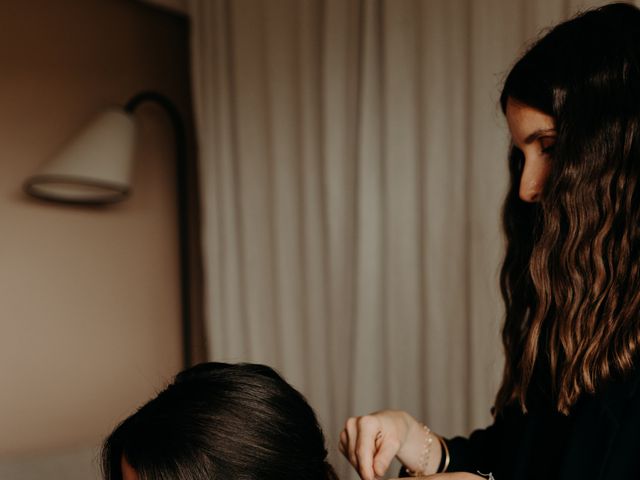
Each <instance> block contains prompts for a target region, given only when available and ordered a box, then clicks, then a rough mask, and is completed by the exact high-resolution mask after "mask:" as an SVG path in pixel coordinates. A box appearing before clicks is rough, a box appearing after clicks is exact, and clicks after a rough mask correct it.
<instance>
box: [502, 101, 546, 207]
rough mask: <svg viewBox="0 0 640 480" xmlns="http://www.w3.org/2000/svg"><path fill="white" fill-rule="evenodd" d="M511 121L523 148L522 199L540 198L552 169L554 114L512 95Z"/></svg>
mask: <svg viewBox="0 0 640 480" xmlns="http://www.w3.org/2000/svg"><path fill="white" fill-rule="evenodd" d="M506 116H507V124H508V125H509V131H510V132H511V139H512V142H513V145H514V147H515V148H517V149H519V150H520V151H521V152H522V155H523V157H524V166H523V168H522V177H521V178H520V191H519V195H520V199H521V200H523V201H525V202H537V201H538V200H540V194H541V193H542V189H543V187H544V183H545V181H546V179H547V177H548V176H549V171H550V170H551V152H552V150H553V146H554V145H555V143H556V130H555V122H554V120H553V117H551V116H550V115H547V114H546V113H543V112H541V111H540V110H536V109H535V108H532V107H529V106H528V105H525V104H523V103H520V102H518V101H516V100H513V99H512V98H509V100H508V101H507V111H506Z"/></svg>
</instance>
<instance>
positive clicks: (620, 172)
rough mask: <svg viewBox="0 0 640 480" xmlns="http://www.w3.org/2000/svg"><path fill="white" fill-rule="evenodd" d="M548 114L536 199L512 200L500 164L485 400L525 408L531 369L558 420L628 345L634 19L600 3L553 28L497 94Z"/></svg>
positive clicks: (636, 141) (639, 297)
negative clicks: (492, 350)
mask: <svg viewBox="0 0 640 480" xmlns="http://www.w3.org/2000/svg"><path fill="white" fill-rule="evenodd" d="M509 98H513V99H515V100H518V101H519V102H522V103H524V104H526V105H529V106H531V107H534V108H536V109H538V110H540V111H542V112H544V113H547V114H549V115H551V116H553V117H554V119H555V123H556V132H557V140H556V144H555V147H554V150H553V153H552V160H551V162H552V167H551V173H550V175H549V177H548V179H547V181H546V184H545V188H544V191H543V192H542V198H541V201H540V202H539V203H537V204H528V203H525V202H523V201H521V200H520V199H519V198H518V188H519V183H520V176H521V171H522V165H523V156H522V153H521V152H520V151H519V150H518V149H517V148H515V147H512V149H511V152H510V155H509V169H510V176H511V188H510V191H509V193H508V195H507V198H506V201H505V204H504V210H503V227H504V230H505V234H506V239H507V252H506V256H505V260H504V263H503V266H502V271H501V279H500V283H501V290H502V296H503V299H504V302H505V306H506V320H505V325H504V329H503V343H504V348H505V353H506V363H505V370H504V376H503V381H502V386H501V388H500V390H499V392H498V395H497V398H496V410H497V412H500V411H501V410H502V409H503V408H504V407H506V406H507V405H510V404H519V405H520V407H521V408H522V410H523V411H526V408H527V392H528V390H529V386H530V383H531V379H532V375H533V372H534V368H536V366H538V367H540V366H542V367H541V368H542V370H543V372H544V375H543V378H544V380H545V382H547V386H548V389H549V391H550V392H551V394H552V395H553V399H554V402H555V405H556V407H557V409H558V411H560V412H563V413H565V414H568V413H569V412H570V410H571V407H572V406H573V405H574V404H575V403H576V401H577V400H578V398H580V397H581V396H582V395H584V394H588V393H593V392H596V391H598V389H599V388H601V387H602V386H603V385H604V384H605V383H606V382H608V381H610V380H611V379H612V378H614V377H619V376H623V375H625V374H626V373H628V372H629V371H630V370H631V369H632V367H633V362H634V357H635V355H636V353H637V351H638V345H639V344H640V11H639V10H638V9H637V8H635V7H633V6H631V5H628V4H611V5H607V6H605V7H601V8H599V9H595V10H590V11H587V12H585V13H582V14H580V15H579V16H577V17H575V18H573V19H571V20H569V21H567V22H564V23H562V24H560V25H558V26H556V27H555V28H554V29H552V30H551V31H549V32H548V33H547V34H546V35H545V36H544V37H542V38H541V39H540V40H538V41H537V42H536V43H535V44H534V45H533V46H532V47H531V48H530V49H529V50H528V51H527V52H526V53H525V54H524V55H523V56H522V58H521V59H520V60H519V61H518V62H517V63H516V64H515V66H514V67H513V69H512V70H511V72H510V73H509V75H508V77H507V79H506V81H505V85H504V89H503V92H502V96H501V104H502V108H503V111H506V104H507V100H508V99H509Z"/></svg>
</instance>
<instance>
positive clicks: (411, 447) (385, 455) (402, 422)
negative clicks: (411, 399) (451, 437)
mask: <svg viewBox="0 0 640 480" xmlns="http://www.w3.org/2000/svg"><path fill="white" fill-rule="evenodd" d="M424 442H425V432H424V430H423V428H422V425H421V424H420V423H419V422H418V421H417V420H416V419H414V418H413V417H412V416H411V415H409V414H408V413H407V412H403V411H396V410H383V411H380V412H375V413H372V414H370V415H365V416H363V417H351V418H349V419H348V420H347V422H346V423H345V427H344V430H343V431H342V432H341V433H340V451H341V452H342V454H343V455H344V456H345V457H347V459H348V460H349V462H350V463H351V465H353V468H355V469H356V471H357V472H358V474H359V475H360V477H361V478H362V480H375V478H377V477H382V476H383V475H384V474H385V473H386V471H387V470H388V468H389V465H390V464H391V461H392V460H393V457H395V456H397V457H398V459H399V460H400V462H401V463H402V464H403V465H405V466H406V467H408V468H410V469H417V468H418V467H419V466H420V465H419V463H420V456H421V454H422V452H423V451H424ZM440 454H441V452H440V444H439V442H437V441H436V442H433V443H432V450H431V456H430V459H431V461H430V463H433V464H434V465H436V466H437V465H438V464H439V463H440ZM435 470H436V468H434V469H433V471H434V472H435ZM447 478H448V477H447ZM445 480H446V479H445ZM450 480H457V479H455V478H452V479H450ZM460 480H466V479H463V478H460Z"/></svg>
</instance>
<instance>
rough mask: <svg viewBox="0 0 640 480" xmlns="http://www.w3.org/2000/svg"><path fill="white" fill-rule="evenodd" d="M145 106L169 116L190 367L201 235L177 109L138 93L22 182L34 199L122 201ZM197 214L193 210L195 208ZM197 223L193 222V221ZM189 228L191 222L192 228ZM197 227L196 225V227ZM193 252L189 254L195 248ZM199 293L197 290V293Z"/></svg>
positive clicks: (185, 359)
mask: <svg viewBox="0 0 640 480" xmlns="http://www.w3.org/2000/svg"><path fill="white" fill-rule="evenodd" d="M146 102H154V103H157V104H159V105H160V106H161V107H162V108H163V109H164V110H165V111H166V113H167V114H168V116H169V118H170V120H171V123H172V125H173V129H174V131H175V145H176V155H175V158H176V186H177V189H176V190H177V203H178V209H177V211H178V229H179V248H180V301H181V312H182V335H183V363H184V365H185V367H186V366H190V365H191V364H192V363H194V362H193V348H192V347H193V345H192V338H193V337H192V321H193V316H194V310H196V313H198V314H200V313H201V310H200V306H199V305H193V307H195V309H194V308H192V300H191V299H192V294H193V291H192V289H193V288H194V287H196V288H198V289H199V285H198V286H196V285H194V283H196V282H194V281H193V275H194V273H196V274H198V277H197V278H200V277H199V274H200V271H199V268H198V267H197V266H196V264H195V263H194V261H193V258H194V257H193V256H192V255H193V254H194V253H195V255H196V257H195V258H196V259H197V260H198V261H199V254H200V251H199V245H200V243H199V235H197V229H196V232H194V231H193V227H191V226H190V218H191V217H193V216H194V215H196V216H197V213H198V212H197V211H195V212H194V211H193V210H194V209H190V208H189V205H190V204H193V202H190V201H189V193H191V194H192V195H193V194H194V193H195V195H196V196H197V191H196V192H193V189H191V192H190V188H189V183H188V182H189V175H188V174H189V172H188V162H187V157H188V155H187V150H186V146H187V143H186V134H185V128H184V123H183V122H182V119H181V117H180V113H179V112H178V110H177V108H176V107H175V105H174V104H173V103H172V102H171V101H170V100H169V99H168V98H167V97H165V96H164V95H162V94H159V93H156V92H141V93H139V94H137V95H135V96H133V97H132V98H131V100H129V101H128V102H127V103H126V104H125V106H124V107H123V108H118V107H112V108H109V109H106V110H104V111H103V112H102V113H100V114H99V115H98V116H97V117H95V118H94V119H93V120H92V121H91V122H90V123H89V124H87V125H86V126H85V127H84V128H83V129H82V130H81V131H80V132H79V133H78V134H77V135H76V136H75V137H74V138H72V139H71V141H70V142H69V143H67V144H66V146H65V147H64V148H63V149H62V150H61V151H60V152H59V153H58V154H57V155H56V156H55V157H53V158H52V159H51V160H50V161H49V162H47V163H46V164H45V165H43V166H42V167H41V168H40V169H39V170H38V171H37V172H36V173H35V174H34V175H32V176H30V177H29V178H27V180H26V181H25V183H24V189H25V191H26V192H27V193H28V194H29V195H32V196H34V197H37V198H40V199H43V200H48V201H54V202H61V203H72V204H80V205H101V204H109V203H114V202H118V201H121V200H123V199H124V198H126V197H127V195H128V194H129V193H130V191H131V173H132V171H133V162H134V148H135V137H136V135H135V132H136V118H135V116H134V113H135V111H136V109H137V108H138V107H139V106H140V105H141V104H142V103H146ZM196 210H197V209H196ZM196 222H197V217H196ZM191 225H193V223H191ZM196 225H197V223H196ZM194 246H195V248H197V249H198V251H197V252H193V251H192V250H193V248H194ZM198 291H199V290H198Z"/></svg>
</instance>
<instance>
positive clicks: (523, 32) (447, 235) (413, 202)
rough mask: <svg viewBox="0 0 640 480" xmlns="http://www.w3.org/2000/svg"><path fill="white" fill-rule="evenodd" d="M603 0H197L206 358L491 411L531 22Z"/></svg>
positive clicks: (364, 398)
mask: <svg viewBox="0 0 640 480" xmlns="http://www.w3.org/2000/svg"><path fill="white" fill-rule="evenodd" d="M590 5H591V4H585V3H584V2H583V3H580V4H578V3H576V2H575V1H568V0H566V1H558V0H535V1H531V0H528V1H520V2H512V1H509V0H483V1H481V2H476V1H472V0H386V1H383V0H233V1H230V0H191V1H190V3H189V7H190V13H191V18H192V27H193V32H192V42H193V55H192V63H193V86H194V98H195V112H196V121H197V127H198V133H199V143H200V159H201V166H200V171H201V188H202V195H203V204H204V205H203V231H204V237H203V244H204V249H205V257H206V258H205V272H206V282H207V285H206V292H207V305H208V312H207V313H208V323H207V325H208V342H209V354H210V358H211V359H214V360H223V361H251V362H262V363H267V364H269V365H272V366H274V367H275V368H277V369H279V370H280V371H281V372H282V373H283V374H284V375H285V377H286V378H287V379H288V380H289V381H290V382H291V383H293V384H294V385H295V386H296V387H297V388H299V389H300V390H301V391H302V392H303V393H304V394H305V395H306V396H307V398H308V399H309V401H310V403H311V404H312V405H313V406H314V408H315V409H316V411H317V412H318V414H319V417H320V419H321V421H322V423H323V425H324V427H325V431H326V434H327V437H328V440H329V441H330V444H331V456H332V460H333V461H334V463H335V464H336V465H337V467H338V472H339V474H341V478H352V475H353V474H352V473H349V471H348V467H347V465H346V462H345V461H343V460H341V459H339V458H338V457H339V456H338V454H337V453H336V448H335V447H336V446H337V435H338V432H339V431H340V430H341V428H342V424H343V422H344V420H345V419H346V418H347V417H348V416H350V415H354V414H364V413H366V412H369V411H372V410H376V409H381V408H401V409H405V410H408V411H409V412H411V413H412V414H413V415H415V416H416V417H418V418H421V419H424V421H425V422H427V423H429V425H430V426H431V427H432V428H433V429H434V430H436V431H438V432H440V433H443V434H445V435H451V434H465V433H468V432H469V430H470V429H471V428H473V427H477V426H480V425H483V424H486V423H488V422H489V421H490V414H489V409H490V407H491V405H492V401H493V397H494V395H495V392H496V390H497V387H498V382H499V378H500V374H501V362H502V360H501V351H502V349H501V346H500V339H499V328H500V323H501V321H502V317H503V312H502V305H501V301H500V297H499V290H498V272H499V265H500V261H501V255H502V252H503V239H502V234H501V231H500V208H501V203H502V199H503V196H504V194H505V193H506V187H507V165H506V153H507V145H508V135H507V130H506V126H505V123H504V121H503V119H502V114H501V113H500V111H499V107H498V96H499V91H500V84H501V81H502V78H503V76H504V75H505V74H506V72H507V71H508V69H509V67H510V65H511V64H512V63H513V61H514V60H515V58H516V56H517V54H518V52H520V51H521V49H522V48H523V44H524V42H525V41H527V40H529V39H531V37H532V36H535V34H536V33H537V32H538V31H539V30H540V29H541V28H542V27H545V26H548V25H551V24H553V23H555V22H557V21H558V20H560V19H562V18H565V17H566V16H567V15H569V14H570V13H573V12H575V11H576V9H577V8H580V7H586V6H590Z"/></svg>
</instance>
